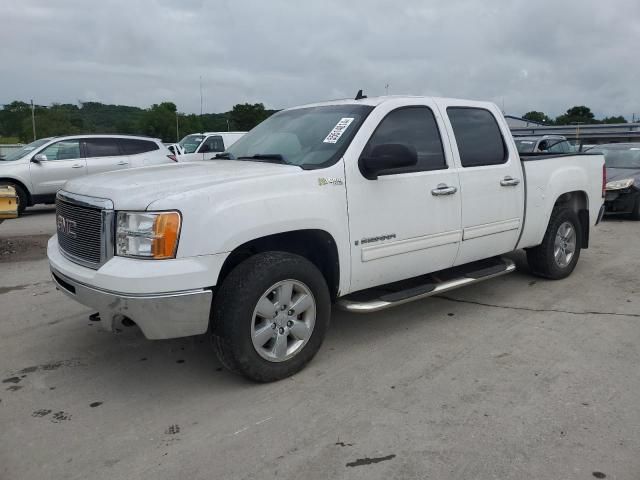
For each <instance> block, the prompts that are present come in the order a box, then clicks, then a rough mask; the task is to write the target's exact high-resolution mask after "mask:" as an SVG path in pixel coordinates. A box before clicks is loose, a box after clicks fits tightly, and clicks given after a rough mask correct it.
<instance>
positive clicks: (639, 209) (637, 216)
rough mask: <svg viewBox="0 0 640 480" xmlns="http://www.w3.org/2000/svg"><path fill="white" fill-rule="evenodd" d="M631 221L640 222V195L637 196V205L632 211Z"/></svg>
mask: <svg viewBox="0 0 640 480" xmlns="http://www.w3.org/2000/svg"><path fill="white" fill-rule="evenodd" d="M630 218H631V220H640V193H639V194H638V195H637V196H636V204H635V205H634V207H633V210H631V215H630Z"/></svg>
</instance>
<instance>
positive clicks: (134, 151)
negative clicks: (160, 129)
mask: <svg viewBox="0 0 640 480" xmlns="http://www.w3.org/2000/svg"><path fill="white" fill-rule="evenodd" d="M118 143H119V144H120V151H121V152H122V153H124V154H126V155H127V156H128V158H129V168H133V167H144V166H146V165H160V164H163V163H172V160H170V159H169V157H168V155H170V154H171V151H170V150H168V149H165V147H164V146H163V147H162V148H160V145H158V143H156V142H155V141H153V140H146V139H142V138H119V139H118Z"/></svg>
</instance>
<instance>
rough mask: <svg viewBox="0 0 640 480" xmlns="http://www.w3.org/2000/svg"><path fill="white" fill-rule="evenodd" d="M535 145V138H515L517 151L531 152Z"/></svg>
mask: <svg viewBox="0 0 640 480" xmlns="http://www.w3.org/2000/svg"><path fill="white" fill-rule="evenodd" d="M535 146H536V142H535V140H516V147H517V148H518V153H532V152H533V147H535Z"/></svg>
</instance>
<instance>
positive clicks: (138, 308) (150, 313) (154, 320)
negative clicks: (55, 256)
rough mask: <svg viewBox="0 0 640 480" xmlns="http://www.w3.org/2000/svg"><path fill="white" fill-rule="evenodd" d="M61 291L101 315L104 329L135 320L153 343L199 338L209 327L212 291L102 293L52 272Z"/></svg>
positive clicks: (112, 329)
mask: <svg viewBox="0 0 640 480" xmlns="http://www.w3.org/2000/svg"><path fill="white" fill-rule="evenodd" d="M51 275H52V277H53V281H54V282H55V284H56V286H57V287H58V289H59V290H60V291H62V292H64V293H65V294H67V295H68V296H69V297H71V298H72V299H74V300H75V301H76V302H78V303H81V304H82V305H86V306H87V307H91V308H94V309H95V310H97V311H98V312H99V313H100V319H101V323H102V327H103V328H104V329H105V330H109V331H114V330H115V328H116V327H117V325H118V324H119V323H120V322H121V321H122V319H123V318H129V319H131V320H133V321H134V322H135V323H136V324H137V325H138V326H139V327H140V329H141V330H142V333H143V334H144V336H145V337H147V338H148V339H151V340H157V339H163V338H177V337H187V336H190V335H200V334H202V333H205V332H206V331H207V328H208V326H209V312H210V310H211V299H212V295H213V294H212V292H211V290H205V289H198V290H187V291H181V292H172V293H161V294H144V295H129V294H126V293H120V292H111V291H107V290H100V289H96V288H93V287H90V286H88V285H85V284H82V283H80V282H77V281H75V280H73V279H71V278H69V277H68V276H66V275H63V274H62V273H60V272H58V271H56V270H55V269H53V268H52V269H51Z"/></svg>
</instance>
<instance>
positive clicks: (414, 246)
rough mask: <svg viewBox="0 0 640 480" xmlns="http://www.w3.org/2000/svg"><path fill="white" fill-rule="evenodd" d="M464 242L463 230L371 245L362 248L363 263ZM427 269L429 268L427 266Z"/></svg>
mask: <svg viewBox="0 0 640 480" xmlns="http://www.w3.org/2000/svg"><path fill="white" fill-rule="evenodd" d="M461 240H462V230H453V231H450V232H443V233H436V234H434V235H424V236H421V237H414V238H408V239H405V240H397V241H395V242H387V243H383V244H380V245H371V246H367V247H363V248H362V253H361V259H362V261H363V262H369V261H371V260H378V259H380V258H386V257H391V256H394V255H400V254H403V253H409V252H415V251H418V250H426V249H428V248H433V247H441V246H443V245H449V244H451V243H459V242H460V241H461ZM425 268H427V266H425Z"/></svg>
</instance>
